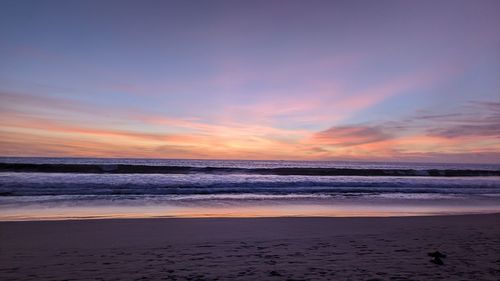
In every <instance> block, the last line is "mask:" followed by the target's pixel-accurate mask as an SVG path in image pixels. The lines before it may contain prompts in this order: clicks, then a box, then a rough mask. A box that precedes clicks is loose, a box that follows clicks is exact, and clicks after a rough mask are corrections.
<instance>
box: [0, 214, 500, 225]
mask: <svg viewBox="0 0 500 281" xmlns="http://www.w3.org/2000/svg"><path fill="white" fill-rule="evenodd" d="M483 215H486V216H489V215H498V216H500V212H498V211H492V212H488V211H484V212H482V211H478V212H468V213H458V212H457V213H435V214H430V213H429V214H414V213H413V214H407V215H401V214H397V215H371V216H370V215H364V214H363V215H339V216H329V215H317V216H311V215H283V216H265V215H262V216H208V215H207V216H149V217H142V216H137V217H111V216H109V217H107V216H99V215H97V216H88V217H61V218H41V219H33V218H26V219H24V218H22V219H12V220H9V219H7V220H3V219H0V224H2V223H15V222H59V221H95V220H106V221H109V220H177V219H180V220H184V219H186V220H204V219H207V220H210V219H215V220H219V219H220V220H224V219H229V220H232V219H242V220H246V219H337V218H339V219H384V218H426V217H432V218H436V217H461V216H464V217H468V216H483Z"/></svg>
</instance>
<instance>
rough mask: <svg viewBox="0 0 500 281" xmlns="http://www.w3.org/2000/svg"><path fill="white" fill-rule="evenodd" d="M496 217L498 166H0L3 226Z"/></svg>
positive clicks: (23, 162) (124, 162)
mask: <svg viewBox="0 0 500 281" xmlns="http://www.w3.org/2000/svg"><path fill="white" fill-rule="evenodd" d="M494 212H500V164H438V163H397V162H385V163H383V162H338V161H249V160H237V161H236V160H175V159H102V158H99V159H97V158H9V157H3V158H0V220H52V219H91V218H136V217H261V216H413V215H439V214H465V213H494Z"/></svg>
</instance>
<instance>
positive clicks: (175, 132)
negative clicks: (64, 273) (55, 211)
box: [0, 0, 500, 163]
mask: <svg viewBox="0 0 500 281" xmlns="http://www.w3.org/2000/svg"><path fill="white" fill-rule="evenodd" d="M499 27H500V1H496V0H492V1H483V0H476V1H461V0H450V1H447V0H446V1H444V0H438V1H427V0H422V1H415V0H410V1H385V0H380V1H366V0H363V1H359V0H353V1H332V0H328V1H317V0H311V1H294V0H280V1H274V0H266V1H259V0H252V1H240V0H230V1H218V0H210V1H176V0H169V1H151V0H145V1H125V0H124V1H113V0H107V1H93V0H88V1H77V0H67V1H62V0H41V1H40V0H2V1H0V155H1V156H46V157H127V158H133V157H139V158H195V159H293V160H366V161H419V162H471V163H473V162H474V163H475V162H477V163H499V162H500V31H499V30H500V28H499Z"/></svg>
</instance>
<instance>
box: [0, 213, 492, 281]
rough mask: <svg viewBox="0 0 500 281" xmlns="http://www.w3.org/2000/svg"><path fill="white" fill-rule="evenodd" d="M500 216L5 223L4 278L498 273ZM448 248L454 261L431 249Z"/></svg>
mask: <svg viewBox="0 0 500 281" xmlns="http://www.w3.org/2000/svg"><path fill="white" fill-rule="evenodd" d="M498 237H500V214H498V213H497V214H482V215H452V216H419V217H335V218H324V217H306V218H304V217H287V218H283V217H281V218H190V219H186V218H148V219H96V220H64V221H16V222H0V241H1V244H0V276H1V277H3V278H2V279H4V280H19V279H22V280H40V279H44V280H48V279H73V280H88V279H95V278H97V277H100V278H103V279H105V280H108V279H116V280H118V279H130V280H138V279H141V278H142V279H149V280H234V279H238V280H347V279H351V280H370V279H372V280H498V279H499V277H500V260H499V259H498V256H497V254H498V252H499V250H500V241H499V240H498ZM433 251H440V252H442V253H444V254H446V255H447V258H446V259H444V265H442V266H440V265H437V264H434V263H432V262H431V261H430V260H431V258H430V257H428V256H427V253H429V252H433Z"/></svg>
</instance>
